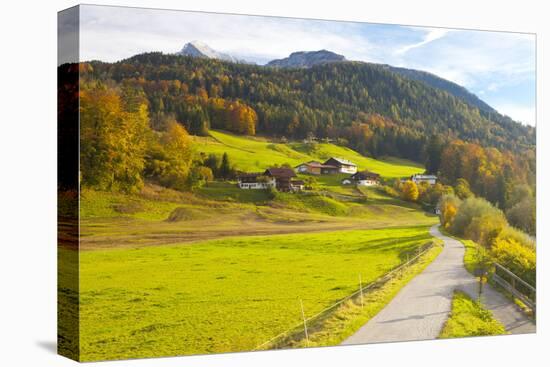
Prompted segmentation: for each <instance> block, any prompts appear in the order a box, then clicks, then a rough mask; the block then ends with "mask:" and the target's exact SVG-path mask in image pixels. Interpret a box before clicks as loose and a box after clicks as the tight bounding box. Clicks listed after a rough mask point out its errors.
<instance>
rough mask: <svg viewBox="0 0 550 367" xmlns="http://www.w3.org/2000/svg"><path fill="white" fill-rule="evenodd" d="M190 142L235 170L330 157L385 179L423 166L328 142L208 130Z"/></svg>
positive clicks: (247, 169)
mask: <svg viewBox="0 0 550 367" xmlns="http://www.w3.org/2000/svg"><path fill="white" fill-rule="evenodd" d="M193 139H194V141H195V145H196V146H197V151H199V152H203V153H206V154H209V153H215V154H218V155H221V154H223V153H224V152H227V154H228V155H229V157H230V159H231V161H232V162H233V163H234V164H235V165H236V167H237V169H239V170H242V171H262V170H264V169H266V168H268V167H269V166H272V165H273V164H279V165H281V164H285V163H288V164H290V165H291V166H292V167H295V166H297V165H298V164H300V163H303V162H308V161H312V160H316V161H321V162H323V161H325V160H326V159H328V158H330V157H340V158H344V159H347V160H350V161H352V162H354V163H355V164H357V166H358V168H359V170H364V169H368V170H370V171H373V172H376V173H378V174H380V175H382V176H383V177H385V178H395V177H406V176H410V175H413V174H415V173H422V172H424V167H423V166H422V165H420V164H418V163H415V162H412V161H409V160H406V159H399V158H384V159H373V158H369V157H365V156H362V155H361V154H359V153H357V152H356V151H354V150H351V149H349V148H345V147H341V146H338V145H334V144H329V143H315V144H306V143H288V144H279V143H273V142H270V141H269V140H267V139H263V138H260V137H244V136H238V135H233V134H229V133H226V132H221V131H214V130H211V131H210V136H209V137H193Z"/></svg>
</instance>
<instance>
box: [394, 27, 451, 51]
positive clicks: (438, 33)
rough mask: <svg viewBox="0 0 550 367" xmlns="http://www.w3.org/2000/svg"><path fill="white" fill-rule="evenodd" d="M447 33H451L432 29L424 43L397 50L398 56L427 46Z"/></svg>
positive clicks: (445, 30)
mask: <svg viewBox="0 0 550 367" xmlns="http://www.w3.org/2000/svg"><path fill="white" fill-rule="evenodd" d="M447 33H449V30H448V29H442V28H434V29H430V30H428V31H427V32H426V35H425V37H424V39H423V40H422V41H420V42H416V43H412V44H409V45H405V46H402V47H400V48H398V49H397V50H395V53H396V54H397V55H403V54H405V53H407V52H409V51H410V50H412V49H415V48H418V47H422V46H424V45H427V44H428V43H430V42H433V41H435V40H438V39H440V38H443V37H444V36H445V35H446V34H447Z"/></svg>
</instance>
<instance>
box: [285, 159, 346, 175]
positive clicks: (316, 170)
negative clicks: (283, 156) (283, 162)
mask: <svg viewBox="0 0 550 367" xmlns="http://www.w3.org/2000/svg"><path fill="white" fill-rule="evenodd" d="M295 168H296V171H297V172H298V173H307V174H310V175H331V174H335V173H338V167H336V166H331V165H327V164H322V163H321V162H317V161H310V162H307V163H302V164H300V165H298V166H296V167H295Z"/></svg>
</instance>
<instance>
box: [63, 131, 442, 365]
mask: <svg viewBox="0 0 550 367" xmlns="http://www.w3.org/2000/svg"><path fill="white" fill-rule="evenodd" d="M193 139H194V140H195V143H196V145H197V150H198V151H199V152H203V153H218V154H222V153H223V152H227V153H228V154H229V156H230V159H231V162H232V163H233V164H235V165H236V167H237V168H238V169H241V170H246V171H259V170H262V169H264V168H267V167H268V166H270V165H272V164H284V163H289V164H291V165H293V166H295V165H297V164H299V163H301V162H306V161H310V160H320V161H322V160H324V159H327V158H329V157H330V156H338V157H343V158H346V159H349V160H352V161H354V162H356V163H357V164H358V166H359V168H360V169H369V170H373V171H376V172H378V173H380V174H382V175H383V176H384V177H401V176H407V175H410V174H413V173H417V172H422V171H423V168H422V167H420V166H418V165H416V164H414V163H411V162H408V161H404V160H395V159H384V160H375V159H371V158H367V157H363V156H361V155H359V154H358V153H356V152H354V151H352V150H349V149H347V148H343V147H338V146H336V145H333V144H323V143H320V144H315V145H314V148H312V146H311V145H310V144H302V143H290V144H274V143H271V142H269V141H267V140H264V139H262V138H250V137H248V138H242V137H237V136H234V135H231V134H227V133H222V132H216V131H213V132H211V136H210V137H207V138H206V137H193ZM345 176H347V175H341V174H339V175H330V176H319V177H316V181H317V182H316V188H315V190H312V191H307V192H302V193H295V194H291V193H281V192H276V193H269V192H267V191H264V190H241V189H239V188H238V187H237V186H236V183H235V182H232V181H215V182H210V183H208V184H207V185H205V186H203V187H201V188H198V189H196V190H194V191H193V192H179V191H175V190H171V189H167V188H164V187H160V186H157V185H154V184H151V183H147V184H146V185H145V187H144V188H143V189H142V190H141V192H139V193H135V194H122V193H115V192H104V191H97V190H93V189H90V188H84V189H83V190H82V191H81V201H80V213H81V228H80V229H81V239H80V258H79V260H80V275H81V278H80V292H81V294H80V307H81V308H80V310H81V319H80V321H81V328H80V331H81V335H80V348H81V356H80V357H81V360H83V361H93V360H102V359H124V358H141V357H155V356H163V355H183V354H201V353H214V352H233V351H246V350H251V349H254V348H256V347H257V346H259V345H261V344H262V343H264V342H266V341H267V340H269V339H271V338H272V337H274V336H275V335H277V334H279V333H281V332H283V331H286V330H288V329H290V328H293V327H295V326H296V325H297V324H299V323H300V321H301V309H300V300H302V302H303V305H304V311H305V314H306V317H307V316H312V315H314V314H316V313H318V312H319V311H321V310H323V309H324V308H326V307H327V306H329V305H331V304H333V303H334V302H336V301H338V300H340V299H342V298H344V297H346V296H348V295H349V294H351V293H353V292H354V291H355V290H356V289H357V288H358V279H359V276H361V278H362V280H363V282H364V283H368V282H371V281H373V280H375V279H377V278H378V277H380V276H382V275H383V274H385V273H387V272H388V271H390V270H391V269H393V268H395V267H396V266H398V265H399V264H401V263H402V262H403V261H405V260H406V259H407V257H408V256H410V255H411V254H413V253H415V252H416V251H417V249H418V248H419V247H421V246H423V245H425V244H426V243H428V242H430V241H432V238H431V236H430V235H429V232H428V228H429V227H430V226H431V225H433V224H435V223H436V222H437V218H436V217H435V216H433V215H431V214H428V213H425V212H423V211H422V210H421V209H420V207H419V206H417V205H416V204H412V203H407V202H404V201H401V200H399V199H396V198H392V197H390V196H388V195H387V194H385V193H384V192H383V190H379V189H376V188H361V189H357V188H355V187H354V186H342V185H341V179H342V178H343V177H345ZM300 177H303V176H302V175H300ZM60 251H61V256H63V254H64V252H69V251H71V250H67V249H61V250H60ZM65 288H67V289H69V290H70V287H69V286H67V287H65ZM65 288H63V289H65ZM388 294H389V293H388ZM377 297H378V296H377ZM389 299H390V298H389V296H388V297H385V298H381V299H379V300H378V301H377V303H376V307H375V308H376V309H378V308H380V307H382V306H383V304H385V302H387V301H389ZM69 301H70V298H69ZM373 305H374V304H373ZM61 306H63V305H61ZM373 307H374V306H373ZM373 310H374V308H373ZM348 316H349V315H348ZM357 320H363V319H357ZM357 320H355V321H357ZM355 321H353V320H349V322H350V324H349V325H355ZM363 321H364V320H363ZM331 330H332V329H331ZM350 330H351V329H350ZM326 332H327V333H329V334H330V330H327V331H326ZM340 334H341V333H340ZM340 334H338V335H340ZM333 337H336V336H334V335H333V336H331V338H333ZM329 339H330V338H329ZM327 340H328V339H327ZM330 340H332V339H330Z"/></svg>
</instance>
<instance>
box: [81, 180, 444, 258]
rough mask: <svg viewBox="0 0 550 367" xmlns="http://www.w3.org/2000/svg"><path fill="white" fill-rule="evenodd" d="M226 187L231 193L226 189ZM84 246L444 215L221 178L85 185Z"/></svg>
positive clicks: (426, 221) (363, 225)
mask: <svg viewBox="0 0 550 367" xmlns="http://www.w3.org/2000/svg"><path fill="white" fill-rule="evenodd" d="M224 193H225V194H224ZM80 210H81V241H80V248H81V250H88V249H106V248H119V247H132V248H136V247H142V246H152V245H161V244H170V243H182V242H197V241H202V240H206V239H215V238H224V237H230V236H242V235H270V234H284V233H306V232H325V231H335V230H350V229H369V228H386V227H400V226H413V225H431V224H435V223H436V222H437V218H436V217H435V216H433V215H430V214H428V213H425V212H422V211H420V210H419V209H418V207H416V206H414V205H412V206H411V205H409V204H407V203H404V202H401V203H399V202H385V201H384V200H381V199H372V201H369V202H368V203H367V204H365V203H364V202H362V201H361V199H360V197H359V196H357V197H351V198H350V199H349V200H338V198H332V197H330V196H325V195H320V194H311V193H304V194H297V195H296V194H284V193H279V194H278V195H277V196H276V198H275V199H274V200H268V197H267V194H266V193H265V192H263V191H261V190H239V189H237V188H236V187H235V185H234V184H231V183H225V182H219V183H213V184H210V185H209V187H205V188H202V189H201V190H199V191H198V192H197V193H195V194H191V193H180V192H176V191H173V190H169V189H165V188H159V187H154V186H146V187H145V188H144V190H143V192H142V193H140V194H135V195H122V194H118V193H110V192H101V191H95V190H90V189H84V190H82V200H81V206H80Z"/></svg>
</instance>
